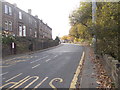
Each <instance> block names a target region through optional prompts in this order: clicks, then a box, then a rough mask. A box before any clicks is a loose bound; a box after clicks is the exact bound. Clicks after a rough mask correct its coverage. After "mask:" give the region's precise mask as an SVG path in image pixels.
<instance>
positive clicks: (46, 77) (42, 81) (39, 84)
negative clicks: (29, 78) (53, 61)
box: [34, 77, 48, 88]
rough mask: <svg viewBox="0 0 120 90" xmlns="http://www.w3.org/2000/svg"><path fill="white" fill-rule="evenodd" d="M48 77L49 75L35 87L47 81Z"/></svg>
mask: <svg viewBox="0 0 120 90" xmlns="http://www.w3.org/2000/svg"><path fill="white" fill-rule="evenodd" d="M47 79H48V77H46V78H44V79H43V80H42V81H41V82H40V83H39V84H38V85H37V86H35V87H34V88H38V87H39V86H40V85H41V84H42V83H43V82H45V81H46V80H47Z"/></svg>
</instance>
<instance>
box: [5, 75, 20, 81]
mask: <svg viewBox="0 0 120 90" xmlns="http://www.w3.org/2000/svg"><path fill="white" fill-rule="evenodd" d="M20 75H22V73H20V74H18V75H16V76H14V77H12V78H10V79H8V80H7V81H5V82H8V81H10V80H12V79H14V78H16V77H18V76H20Z"/></svg>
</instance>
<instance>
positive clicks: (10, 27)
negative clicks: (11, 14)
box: [8, 21, 12, 31]
mask: <svg viewBox="0 0 120 90" xmlns="http://www.w3.org/2000/svg"><path fill="white" fill-rule="evenodd" d="M8 29H9V30H10V31H12V22H11V21H9V26H8Z"/></svg>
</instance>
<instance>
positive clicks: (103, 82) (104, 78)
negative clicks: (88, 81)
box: [89, 49, 115, 90]
mask: <svg viewBox="0 0 120 90" xmlns="http://www.w3.org/2000/svg"><path fill="white" fill-rule="evenodd" d="M89 54H90V57H91V61H92V62H93V63H94V64H95V67H93V69H95V71H96V73H97V80H96V83H97V84H98V85H99V87H96V88H110V89H112V90H114V88H115V86H114V83H113V82H112V79H111V78H110V77H109V76H108V75H107V72H106V70H105V69H104V67H103V65H102V63H101V59H100V58H97V59H95V57H94V53H93V50H92V49H91V50H90V52H89ZM93 76H94V74H93Z"/></svg>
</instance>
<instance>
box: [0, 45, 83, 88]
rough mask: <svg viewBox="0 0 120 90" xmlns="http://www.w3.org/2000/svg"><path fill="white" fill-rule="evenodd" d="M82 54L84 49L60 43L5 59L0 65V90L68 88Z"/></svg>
mask: <svg viewBox="0 0 120 90" xmlns="http://www.w3.org/2000/svg"><path fill="white" fill-rule="evenodd" d="M83 52H84V47H83V46H80V45H77V44H61V45H60V46H58V47H54V48H51V49H49V50H45V51H42V52H41V51H37V52H33V53H29V54H22V55H16V56H11V57H9V58H5V59H3V62H2V66H0V68H1V69H2V73H0V76H2V86H0V88H70V87H71V83H72V81H73V79H74V78H75V80H76V77H75V76H77V75H76V73H78V72H77V71H76V70H77V69H78V66H79V63H80V61H81V58H82V57H83ZM0 63H1V62H0Z"/></svg>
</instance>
